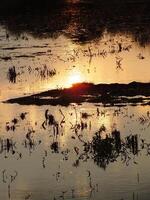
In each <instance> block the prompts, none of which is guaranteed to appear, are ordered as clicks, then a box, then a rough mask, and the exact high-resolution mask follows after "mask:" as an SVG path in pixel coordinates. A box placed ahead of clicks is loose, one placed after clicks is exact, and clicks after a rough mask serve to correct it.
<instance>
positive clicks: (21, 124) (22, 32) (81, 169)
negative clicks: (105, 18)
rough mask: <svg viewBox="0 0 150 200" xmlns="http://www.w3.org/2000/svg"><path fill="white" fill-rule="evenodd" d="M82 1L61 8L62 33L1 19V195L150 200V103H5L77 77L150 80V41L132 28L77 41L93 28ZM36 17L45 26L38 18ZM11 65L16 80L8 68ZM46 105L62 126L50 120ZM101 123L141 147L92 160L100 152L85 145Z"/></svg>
mask: <svg viewBox="0 0 150 200" xmlns="http://www.w3.org/2000/svg"><path fill="white" fill-rule="evenodd" d="M67 2H68V3H70V2H72V1H67ZM78 2H79V1H73V2H72V3H73V4H69V5H68V6H67V8H63V9H62V12H61V14H60V13H59V14H58V13H57V12H56V13H57V15H56V16H57V17H58V19H57V18H56V21H57V20H58V21H59V20H60V19H61V17H60V15H61V16H65V17H64V18H65V19H63V18H62V21H63V20H64V21H63V23H64V26H61V28H60V29H59V34H58V33H57V34H56V35H55V34H52V35H53V36H51V37H50V36H47V35H46V34H47V33H43V32H44V31H43V27H42V28H41V29H42V30H41V32H42V31H43V32H42V34H45V35H44V36H43V35H42V36H41V35H40V36H39V35H38V34H39V32H40V29H39V30H38V31H39V32H38V33H36V34H35V32H36V30H33V29H32V26H31V24H30V25H29V27H28V26H27V25H26V27H22V24H20V27H19V25H18V22H16V24H15V20H14V21H13V23H14V25H13V27H15V31H14V30H12V29H13V28H12V26H11V23H10V22H9V23H8V21H7V22H6V21H5V20H4V22H2V23H1V24H2V25H1V26H0V68H1V73H0V101H1V102H0V148H1V150H0V163H1V166H0V177H1V178H0V199H5V200H7V199H12V200H25V199H26V200H27V199H33V200H41V199H42V200H48V199H52V200H57V199H68V200H69V199H70V200H71V199H79V200H81V199H93V200H99V199H102V200H107V199H108V200H121V199H122V200H130V199H131V200H133V199H134V200H148V199H149V196H150V189H149V184H150V173H149V172H150V170H149V166H150V153H149V143H150V136H149V131H150V114H149V113H150V108H149V106H139V105H137V106H130V105H128V104H127V105H126V106H124V107H103V106H102V105H100V104H87V103H83V104H81V105H77V104H71V105H70V106H68V107H62V106H34V105H29V106H21V105H18V104H14V105H11V104H6V103H3V102H4V101H5V100H7V99H10V98H13V97H18V96H24V95H28V94H33V93H38V92H40V91H45V90H49V89H53V88H65V87H71V85H72V84H74V83H77V82H92V83H95V84H97V83H129V82H132V81H139V82H149V81H150V76H149V75H150V68H149V63H150V48H149V45H148V44H146V45H141V41H137V40H136V39H135V37H134V35H133V34H132V33H131V32H132V31H131V30H129V31H128V32H127V31H124V32H122V31H121V30H118V32H117V33H116V32H115V31H111V30H109V29H108V27H106V28H105V30H103V33H101V36H100V37H95V38H94V39H93V38H92V39H90V40H86V41H84V42H81V41H82V40H83V38H82V40H80V41H77V40H76V36H78V35H79V33H78V31H79V29H80V37H83V35H84V36H85V35H86V31H87V29H88V28H87V29H86V28H85V27H84V21H82V18H84V14H83V13H84V12H82V11H83V10H81V9H79V7H78V6H77V7H76V6H75V4H76V3H78ZM82 9H83V8H82ZM86 9H87V10H88V8H86ZM56 13H55V14H56ZM95 13H97V12H96V11H95ZM86 14H87V13H86ZM88 14H89V12H88ZM90 14H91V13H90ZM122 14H123V13H122ZM101 15H103V14H101ZM66 16H69V19H70V20H69V21H68V17H66ZM79 16H80V17H81V19H79ZM86 16H87V15H86ZM88 16H90V15H88ZM129 17H130V15H129ZM14 19H15V18H14ZM80 20H81V21H80ZM86 20H87V19H86ZM90 20H91V18H90ZM31 21H32V19H31ZM33 21H34V22H35V24H37V23H38V22H39V23H40V25H41V24H42V23H41V22H40V21H39V19H38V20H37V21H38V22H37V21H36V19H34V20H33ZM46 21H47V19H46ZM79 21H80V24H79ZM137 21H138V20H137ZM139 21H140V20H139ZM90 22H91V21H90ZM22 23H24V24H25V23H27V22H26V21H23V22H22ZM43 23H44V22H43ZM65 23H66V24H67V26H65ZM96 23H97V21H96ZM107 23H108V22H107ZM125 23H127V22H126V21H125ZM141 23H142V22H140V24H141ZM54 24H55V23H53V25H54ZM86 24H88V22H87V21H86ZM40 25H39V27H40ZM133 25H134V23H133ZM30 26H31V27H30ZM41 26H42V25H41ZM97 26H98V25H97ZM97 26H96V27H97ZM39 27H38V28H39ZM145 27H146V24H145ZM128 28H129V27H128ZM97 29H98V27H97ZM129 29H130V28H129ZM34 31H35V32H34ZM95 31H96V30H95ZM70 33H71V36H70ZM81 33H84V34H83V35H82V34H81ZM93 35H94V33H93ZM80 39H81V38H80ZM84 39H85V38H84ZM13 66H15V70H16V80H15V81H14V82H12V81H11V80H10V79H9V74H8V72H9V69H10V68H11V67H13ZM47 109H48V113H49V114H52V116H53V117H54V119H55V122H56V123H57V127H55V126H54V124H50V125H48V124H46V123H45V117H46V110H47ZM85 113H86V114H85ZM85 115H86V117H84V116H85ZM75 127H76V128H75ZM101 127H105V128H106V130H105V129H104V130H103V131H102V132H101V133H102V137H103V138H106V137H107V136H106V135H111V132H112V131H113V130H116V129H117V130H118V131H120V135H121V142H122V144H124V142H125V141H126V138H127V136H132V135H137V141H138V142H137V152H136V153H135V152H133V150H132V148H130V147H127V146H126V145H125V147H124V148H125V151H123V149H122V151H120V152H119V154H118V155H117V156H114V157H115V159H113V158H111V159H109V158H107V156H106V158H105V159H106V160H105V159H104V160H103V159H102V160H101V162H98V160H95V159H94V153H92V152H90V151H88V152H86V154H85V150H84V147H85V143H91V142H92V141H93V137H94V136H95V133H96V132H97V131H99V130H100V128H101ZM56 132H57V134H56ZM8 139H9V140H8ZM8 141H9V142H8ZM8 143H9V144H8ZM56 144H57V145H58V146H57V145H56ZM55 145H56V146H55ZM116 153H117V152H116Z"/></svg>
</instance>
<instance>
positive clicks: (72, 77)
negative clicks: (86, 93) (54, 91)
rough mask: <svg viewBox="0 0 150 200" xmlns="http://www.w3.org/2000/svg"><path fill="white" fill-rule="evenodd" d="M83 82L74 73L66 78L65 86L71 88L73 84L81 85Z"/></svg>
mask: <svg viewBox="0 0 150 200" xmlns="http://www.w3.org/2000/svg"><path fill="white" fill-rule="evenodd" d="M81 82H83V78H82V76H81V74H80V73H76V74H75V73H74V74H71V75H70V76H69V78H68V81H67V85H68V86H69V87H70V86H72V85H73V84H75V83H81Z"/></svg>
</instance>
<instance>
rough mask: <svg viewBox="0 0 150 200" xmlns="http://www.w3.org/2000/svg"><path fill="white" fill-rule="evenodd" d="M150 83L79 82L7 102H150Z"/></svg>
mask: <svg viewBox="0 0 150 200" xmlns="http://www.w3.org/2000/svg"><path fill="white" fill-rule="evenodd" d="M149 97H150V83H138V82H132V83H129V84H117V83H114V84H98V85H94V84H92V83H78V84H74V85H73V86H72V87H71V88H67V89H54V90H48V91H45V92H41V93H38V94H34V95H31V96H26V97H19V98H15V99H9V100H7V101H6V102H5V103H18V104H21V105H64V106H68V105H69V104H71V103H78V104H80V103H83V102H88V103H102V104H104V105H110V106H115V105H118V106H119V105H120V106H123V105H126V104H127V103H130V104H132V105H136V104H138V103H140V104H141V105H149V104H150V98H149Z"/></svg>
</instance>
